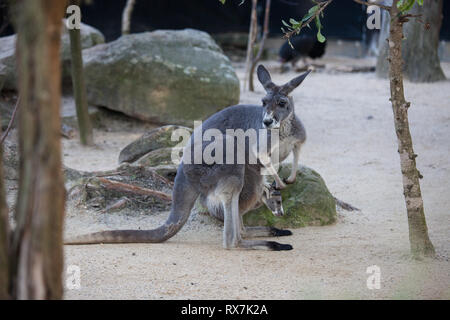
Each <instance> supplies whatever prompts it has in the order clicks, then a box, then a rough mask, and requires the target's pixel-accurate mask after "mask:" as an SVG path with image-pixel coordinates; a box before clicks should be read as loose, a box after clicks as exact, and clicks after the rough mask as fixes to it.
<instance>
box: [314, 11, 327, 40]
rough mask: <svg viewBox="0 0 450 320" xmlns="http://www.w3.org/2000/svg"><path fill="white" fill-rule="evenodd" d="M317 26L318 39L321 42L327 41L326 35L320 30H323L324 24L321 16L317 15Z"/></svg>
mask: <svg viewBox="0 0 450 320" xmlns="http://www.w3.org/2000/svg"><path fill="white" fill-rule="evenodd" d="M315 20H316V28H317V40H318V41H319V42H321V43H323V42H325V40H326V39H325V37H324V36H323V35H322V33H321V32H320V31H321V30H322V24H321V23H320V19H319V16H317V17H316V19H315Z"/></svg>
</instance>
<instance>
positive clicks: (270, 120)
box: [263, 113, 280, 129]
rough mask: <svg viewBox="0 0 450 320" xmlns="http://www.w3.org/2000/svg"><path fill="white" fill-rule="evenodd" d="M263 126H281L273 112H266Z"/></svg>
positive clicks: (269, 127)
mask: <svg viewBox="0 0 450 320" xmlns="http://www.w3.org/2000/svg"><path fill="white" fill-rule="evenodd" d="M263 127H264V128H266V129H276V128H279V127H280V123H279V122H278V121H277V120H276V119H275V118H274V116H273V113H265V114H264V118H263Z"/></svg>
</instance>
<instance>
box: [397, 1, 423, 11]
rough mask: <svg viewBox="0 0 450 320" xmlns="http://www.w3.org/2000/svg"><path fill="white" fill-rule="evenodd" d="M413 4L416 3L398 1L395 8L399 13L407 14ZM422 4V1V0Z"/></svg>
mask: <svg viewBox="0 0 450 320" xmlns="http://www.w3.org/2000/svg"><path fill="white" fill-rule="evenodd" d="M415 2H416V0H400V1H399V2H397V8H398V9H399V10H400V11H401V12H407V11H409V10H411V8H412V7H413V5H414V3H415ZM422 2H423V0H422Z"/></svg>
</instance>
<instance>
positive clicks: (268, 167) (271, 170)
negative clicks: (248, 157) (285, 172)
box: [259, 155, 286, 189]
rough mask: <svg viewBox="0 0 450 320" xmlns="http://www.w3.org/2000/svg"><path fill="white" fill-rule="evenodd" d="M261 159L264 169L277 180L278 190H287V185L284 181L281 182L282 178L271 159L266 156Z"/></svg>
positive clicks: (261, 156)
mask: <svg viewBox="0 0 450 320" xmlns="http://www.w3.org/2000/svg"><path fill="white" fill-rule="evenodd" d="M259 159H260V161H261V163H262V165H263V166H264V168H266V170H267V171H268V173H269V174H270V175H271V176H273V178H274V179H275V183H276V188H277V189H284V188H286V185H285V184H284V182H283V180H281V178H280V176H279V175H278V172H277V170H275V168H274V167H273V165H272V162H271V161H270V158H269V157H268V156H266V155H260V157H259Z"/></svg>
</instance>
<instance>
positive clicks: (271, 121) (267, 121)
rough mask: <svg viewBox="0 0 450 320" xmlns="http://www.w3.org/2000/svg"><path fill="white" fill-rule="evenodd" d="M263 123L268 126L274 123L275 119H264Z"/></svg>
mask: <svg viewBox="0 0 450 320" xmlns="http://www.w3.org/2000/svg"><path fill="white" fill-rule="evenodd" d="M263 123H264V125H265V126H266V127H268V126H270V125H271V124H272V123H273V119H264V121H263Z"/></svg>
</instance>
